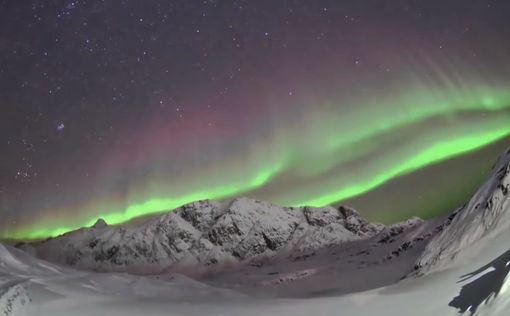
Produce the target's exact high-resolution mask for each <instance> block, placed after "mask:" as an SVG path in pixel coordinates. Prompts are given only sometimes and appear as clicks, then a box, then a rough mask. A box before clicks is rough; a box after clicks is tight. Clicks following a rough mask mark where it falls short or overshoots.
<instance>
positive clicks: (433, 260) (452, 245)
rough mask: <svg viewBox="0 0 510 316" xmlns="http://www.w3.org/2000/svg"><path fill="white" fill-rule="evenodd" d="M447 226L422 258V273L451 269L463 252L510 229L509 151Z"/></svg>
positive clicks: (420, 270) (418, 266) (430, 244)
mask: <svg viewBox="0 0 510 316" xmlns="http://www.w3.org/2000/svg"><path fill="white" fill-rule="evenodd" d="M444 226H445V227H444V229H443V230H442V231H441V232H440V233H439V234H437V235H436V236H435V237H434V238H433V239H431V241H430V242H429V244H428V245H427V247H426V249H425V251H424V252H423V253H422V255H421V256H420V258H419V260H418V262H417V268H418V269H419V272H420V273H426V272H430V271H433V270H439V269H442V268H445V267H448V266H449V265H450V264H454V263H455V262H456V261H457V260H455V259H456V258H457V256H459V255H460V254H461V253H463V252H464V251H473V246H475V245H476V244H479V243H484V242H487V241H488V239H490V237H493V236H496V235H498V234H499V233H500V232H502V231H506V230H509V229H510V149H508V150H507V151H506V152H505V153H504V154H503V155H502V156H501V157H500V158H499V159H498V161H497V162H496V164H495V166H494V168H493V172H492V174H491V175H490V177H489V179H488V180H487V181H486V182H485V183H484V184H483V185H482V186H481V187H480V188H479V189H478V190H477V191H476V193H475V194H474V195H473V196H472V198H471V199H470V200H469V201H468V202H467V203H466V204H465V205H463V206H461V207H460V208H459V209H457V210H456V211H455V212H453V213H452V215H451V216H450V218H449V219H448V223H447V225H444Z"/></svg>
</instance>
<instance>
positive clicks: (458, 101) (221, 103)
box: [0, 0, 510, 238]
mask: <svg viewBox="0 0 510 316" xmlns="http://www.w3.org/2000/svg"><path fill="white" fill-rule="evenodd" d="M509 38H510V2H508V1H506V0H441V1H439V0H427V1H418V0H393V1H386V0H364V1H347V0H313V1H312V0H308V1H305V0H278V1H275V0H257V1H254V0H253V1H249V0H232V1H222V0H205V1H195V0H180V1H172V0H168V1H158V0H144V1H135V0H108V1H105V0H74V1H72V0H46V1H42V0H41V1H33V0H32V1H12V0H0V53H1V54H0V87H1V89H0V110H1V111H0V131H1V133H0V153H1V155H2V158H1V160H0V215H1V218H2V220H1V221H0V237H2V238H44V237H48V236H54V235H56V234H59V233H63V232H65V231H68V230H71V229H75V228H77V227H80V226H83V225H90V224H92V223H93V222H94V221H95V220H96V219H97V218H98V217H103V218H105V219H106V221H107V222H109V223H113V224H120V223H123V222H126V221H128V220H131V219H133V218H136V217H138V216H143V215H149V214H156V213H158V212H162V211H165V210H169V209H173V208H175V207H177V206H180V205H182V204H185V203H188V202H191V201H194V200H198V199H219V200H221V199H226V198H231V197H236V196H249V197H253V198H258V199H263V200H269V201H273V202H275V203H277V204H281V205H286V206H298V205H313V206H323V205H335V204H339V203H340V204H347V205H352V206H354V207H356V208H357V209H359V211H360V212H361V213H362V214H364V215H366V216H368V217H369V218H370V219H373V220H378V221H382V222H392V221H396V220H400V219H403V218H405V217H408V216H413V215H417V216H421V217H425V218H427V217H431V216H436V215H438V214H441V213H445V212H448V211H450V210H451V209H452V208H453V207H455V206H457V205H459V204H460V203H462V202H463V201H464V200H465V199H466V198H467V197H468V196H469V194H470V193H472V191H473V190H474V189H475V188H476V187H477V186H478V185H479V184H480V183H481V182H482V181H483V179H484V178H485V176H486V175H487V173H488V172H489V170H490V167H491V165H492V163H493V162H494V161H495V159H496V158H497V156H498V155H499V154H500V153H501V152H502V151H503V150H504V149H505V148H506V147H507V146H510V58H509V57H510V41H509V40H508V39H509Z"/></svg>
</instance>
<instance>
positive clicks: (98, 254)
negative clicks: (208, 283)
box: [21, 198, 385, 271]
mask: <svg viewBox="0 0 510 316" xmlns="http://www.w3.org/2000/svg"><path fill="white" fill-rule="evenodd" d="M383 229H385V226H384V225H382V224H372V223H369V222H367V221H366V220H365V219H363V218H362V217H361V216H360V215H359V214H358V213H357V212H356V211H355V210H353V209H350V208H347V207H340V208H334V207H323V208H315V207H299V208H297V207H279V206H276V205H274V204H271V203H268V202H262V201H257V200H253V199H247V198H239V199H234V200H231V201H228V202H225V203H220V202H214V201H209V200H203V201H198V202H194V203H191V204H188V205H185V206H182V207H180V208H178V209H176V210H175V211H173V212H169V213H166V214H164V215H161V216H159V217H158V218H156V219H154V220H152V221H150V222H148V223H146V224H144V225H142V226H139V227H136V228H123V227H115V226H108V225H107V224H106V223H105V222H104V221H102V220H98V222H97V223H96V224H95V225H94V226H93V227H91V228H82V229H80V230H77V231H74V232H70V233H67V234H64V235H62V236H59V237H56V238H53V239H49V240H46V241H43V242H38V243H34V244H28V245H27V244H25V245H23V246H21V248H24V249H25V250H28V251H29V252H32V253H34V254H35V255H36V256H38V257H39V258H42V259H45V260H48V261H53V262H56V263H60V264H66V265H71V266H76V267H78V268H83V269H92V270H98V271H122V270H131V269H138V270H139V271H143V269H144V268H149V267H150V268H151V271H154V267H160V268H167V267H169V266H172V265H177V264H179V263H185V264H186V265H187V266H190V264H191V263H196V264H198V265H206V266H207V265H209V266H210V265H216V264H221V263H224V262H232V261H234V262H243V261H248V260H251V259H256V258H261V257H268V256H273V255H275V254H278V253H284V252H289V253H300V252H306V251H313V250H317V249H320V248H324V247H327V246H330V245H337V244H341V243H344V242H348V241H354V240H361V239H367V238H370V237H372V236H374V235H376V234H378V233H379V232H381V231H382V230H383Z"/></svg>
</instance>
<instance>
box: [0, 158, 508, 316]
mask: <svg viewBox="0 0 510 316" xmlns="http://www.w3.org/2000/svg"><path fill="white" fill-rule="evenodd" d="M509 186H510V152H507V153H505V155H503V156H502V157H501V158H500V160H499V161H498V163H497V164H496V165H495V167H494V173H493V174H492V175H491V177H490V178H489V179H488V180H487V182H486V183H485V184H484V185H483V186H482V187H481V188H480V189H479V190H478V191H477V192H476V193H475V194H474V195H473V197H472V199H471V200H470V201H469V202H467V203H466V204H465V205H463V206H462V207H460V208H459V209H457V210H456V211H455V212H454V213H452V215H450V216H448V217H447V218H444V219H436V220H432V221H427V222H421V221H418V220H412V221H408V222H404V223H401V224H398V225H395V226H390V227H382V226H370V224H368V223H364V222H362V225H361V227H367V228H369V229H368V230H364V231H363V234H360V233H357V230H354V229H352V225H347V224H346V223H351V222H352V221H353V219H352V218H351V219H348V216H344V217H341V216H340V217H338V218H337V220H338V222H337V223H336V224H335V225H337V226H336V227H337V228H340V231H342V234H343V235H342V236H341V237H342V238H340V241H339V242H337V243H334V244H332V243H330V241H331V240H337V239H335V238H336V237H335V236H333V235H334V234H333V235H331V234H330V233H331V230H330V229H325V228H324V227H326V226H327V223H323V222H322V221H321V220H320V218H319V220H312V221H310V218H308V217H307V220H306V221H302V220H301V217H299V216H297V215H296V216H297V217H296V218H295V219H293V218H291V220H293V221H295V222H296V223H297V224H296V225H297V226H305V229H304V230H303V232H302V233H301V234H302V235H299V241H300V242H298V240H297V239H296V240H294V239H293V238H290V237H289V238H288V239H286V240H290V241H292V245H294V243H296V244H300V245H302V244H303V241H306V243H309V244H313V245H320V246H321V247H316V246H314V247H313V249H312V250H313V251H308V250H309V249H307V251H305V252H303V251H300V253H302V254H303V255H302V256H298V255H297V253H292V252H288V251H283V250H282V251H280V252H277V251H276V252H275V251H274V249H269V250H268V249H266V248H264V247H265V246H268V247H269V246H272V245H274V244H273V243H272V240H273V239H275V238H276V239H278V238H277V237H278V236H277V235H269V231H266V230H264V229H266V228H267V225H264V226H261V227H259V228H257V227H258V226H256V225H255V226H254V224H253V223H251V224H250V225H251V226H250V227H251V229H250V233H249V234H248V236H253V238H251V237H250V238H251V239H250V240H249V242H250V243H253V242H255V245H259V244H258V243H257V240H259V239H257V238H258V237H257V238H255V236H258V235H257V234H252V232H253V230H254V229H255V230H257V229H261V230H260V232H261V236H262V237H263V238H262V239H260V241H261V243H260V247H262V248H256V249H259V250H257V251H256V252H243V256H244V257H243V258H242V259H243V260H245V261H243V260H241V261H239V262H235V263H232V264H231V265H223V266H222V269H221V270H218V271H215V272H214V273H204V271H205V270H203V268H202V269H199V266H200V265H199V264H197V262H196V261H197V260H198V261H199V263H200V262H201V261H200V260H202V259H203V258H205V257H204V254H205V252H203V250H202V249H203V248H196V249H195V250H194V251H195V252H194V258H195V259H197V258H198V259H197V260H195V261H194V262H193V264H192V265H191V266H193V267H196V269H197V271H200V273H199V272H197V271H195V272H197V273H195V274H193V271H186V273H185V271H180V270H179V269H174V270H172V269H168V270H161V271H159V272H158V274H157V275H147V274H145V275H134V274H128V273H123V272H119V271H120V269H119V266H117V265H114V264H115V263H116V262H117V261H116V260H113V259H112V258H111V257H108V258H104V260H103V257H101V256H99V257H97V256H96V255H97V253H94V251H95V250H94V251H92V250H90V253H88V254H85V255H82V256H80V257H79V258H78V259H79V260H74V261H73V262H71V263H77V264H76V265H74V266H73V264H70V265H69V264H68V265H65V266H64V264H62V262H60V261H62V260H63V259H62V258H64V259H65V258H66V257H61V256H62V254H64V255H68V254H69V253H68V252H65V251H64V250H62V251H63V252H62V253H58V252H56V251H57V250H58V249H64V248H66V247H68V246H70V245H71V246H76V245H79V243H81V242H83V240H84V238H85V237H86V238H89V237H91V236H92V237H95V238H96V237H98V236H99V235H100V234H101V235H102V236H103V235H104V236H106V235H108V234H111V233H112V232H115V233H116V234H118V231H117V230H111V231H108V232H106V228H105V227H104V225H101V228H100V230H101V232H100V234H99V233H97V230H94V228H92V229H86V230H82V231H81V232H78V233H76V234H74V235H73V234H71V238H70V237H69V236H67V237H65V238H60V239H59V238H57V239H54V240H51V241H49V242H47V243H43V244H36V245H31V246H23V247H22V248H23V249H25V250H27V251H28V252H25V251H23V250H20V249H17V248H13V247H9V246H4V245H0V315H51V316H58V315H77V316H81V315H186V316H189V315H224V316H226V315H232V316H238V315H254V316H255V315H256V316H260V315H289V316H300V315H303V316H305V315H306V316H309V315H317V316H319V315H445V316H448V315H459V312H464V314H466V315H470V314H473V313H474V314H475V315H506V314H507V313H508V311H509V310H510V280H508V273H509V271H510V204H509V203H510V198H509V197H510V194H509ZM323 211H324V210H323ZM330 211H331V212H333V210H331V209H327V210H325V211H324V212H323V213H322V215H321V216H329V215H331V213H330ZM279 212H280V211H279ZM234 213H235V212H234ZM235 214H237V215H239V214H251V213H250V212H248V211H245V210H243V211H242V212H241V213H239V212H238V213H235ZM268 214H271V213H268ZM279 214H280V219H282V218H285V216H287V215H286V213H281V212H280V213H279ZM299 214H301V213H299ZM328 214H329V215H328ZM237 215H236V216H237ZM305 215H306V214H305ZM344 215H345V214H344ZM355 216H356V217H355V219H356V223H358V220H361V219H358V218H357V215H355ZM230 219H231V217H230ZM230 219H229V220H230ZM179 221H180V219H179ZM172 223H175V221H172ZM229 223H230V222H229ZM100 224H101V223H100ZM216 224H217V223H216V222H215V224H214V225H216ZM211 225H213V224H211ZM214 225H213V226H214ZM278 225H281V223H279V224H278ZM367 225H368V226H367ZM213 226H211V227H213ZM312 226H313V227H312ZM340 226H341V227H340ZM147 227H152V226H150V225H149V226H145V228H147ZM214 227H216V226H214ZM253 227H255V228H253ZM342 227H344V228H351V230H349V231H346V230H344V229H343V228H342ZM96 229H97V228H96ZM356 229H359V227H357V228H356ZM186 230H187V231H189V232H191V233H193V234H195V235H192V236H195V237H193V238H195V239H193V243H191V242H190V245H191V244H195V243H196V242H197V240H200V238H202V237H200V236H203V234H202V233H200V234H198V233H195V228H192V227H188V228H186ZM239 230H240V231H242V227H241V226H240V229H239ZM145 232H147V230H145ZM306 232H309V233H306ZM324 232H329V233H328V234H324ZM197 234H198V235H197ZM73 236H77V237H73ZM104 236H103V237H104ZM128 236H132V234H128ZM214 236H215V237H214V238H223V237H227V236H228V235H225V236H223V237H222V236H221V235H214ZM292 236H294V235H292ZM345 236H348V237H349V238H344V237H345ZM245 237H246V236H244V235H243V236H242V240H243V241H245V240H246V238H245ZM312 237H313V238H312ZM150 238H151V239H150V240H151V242H153V243H154V240H155V239H154V238H153V237H152V235H151V237H150ZM204 238H205V237H204ZM272 238H273V239H272ZM296 238H297V237H296ZM96 239H97V238H96ZM268 240H269V241H268ZM107 241H108V240H107V238H104V239H103V240H102V242H105V243H106V242H107ZM213 241H214V240H213ZM262 241H263V242H262ZM309 241H310V242H309ZM317 241H320V243H317ZM87 242H88V240H87ZM116 242H117V243H122V242H123V240H122V239H120V240H117V241H116ZM127 244H129V243H127ZM234 244H235V245H239V244H240V243H239V242H237V241H236V242H235V243H233V244H232V245H234ZM241 244H242V243H241ZM55 245H58V246H59V247H55ZM158 245H159V244H158ZM219 245H221V247H220V248H218V249H219V250H218V249H216V248H214V247H217V246H218V245H216V244H214V243H213V244H212V246H210V247H213V248H214V249H216V250H217V251H215V252H214V253H215V254H218V253H220V254H222V255H226V254H228V255H229V256H230V255H231V254H232V253H237V252H233V250H236V249H234V248H232V247H231V246H228V247H227V246H225V245H229V244H228V243H225V242H223V243H220V244H219ZM242 245H243V246H242V247H246V245H245V244H242ZM264 245H265V246H264ZM110 246H111V245H108V247H110ZM169 246H171V245H170V244H169ZM288 246H289V245H284V244H282V246H281V247H287V248H285V249H287V250H288V249H289V248H288ZM31 247H34V248H31ZM80 247H81V246H80ZM129 247H134V244H131V245H130V246H129ZM208 247H209V246H208ZM218 247H219V246H218ZM269 248H272V247H269ZM305 248H306V247H305ZM319 248H320V249H319ZM41 249H46V250H52V251H53V252H54V253H55V255H56V256H60V257H59V259H55V260H50V259H51V258H45V259H47V260H50V261H55V263H50V262H49V261H45V260H42V259H38V258H36V257H35V256H33V254H36V255H37V256H38V257H42V256H41V254H40V253H37V252H38V251H41ZM126 249H132V248H126ZM133 249H134V248H133ZM158 249H159V248H158ZM208 249H209V248H208ZM211 249H212V248H211ZM242 249H245V248H242ZM246 249H253V246H251V248H250V247H248V248H246ZM282 249H284V248H282ZM292 249H294V248H292ZM300 250H302V249H300ZM172 251H173V250H172ZM268 251H270V252H268ZM29 252H30V253H31V254H29ZM80 254H81V253H80ZM260 254H263V255H264V256H263V259H261V258H262V257H257V256H259V255H260ZM268 254H270V256H269V255H268ZM124 255H125V253H124ZM155 255H156V256H160V255H161V254H160V253H155V254H154V253H153V252H151V255H150V256H149V255H148V256H147V257H145V258H142V259H139V260H143V262H144V263H146V261H147V260H148V258H149V259H151V258H154V256H155ZM73 258H75V259H76V254H75V253H73ZM90 258H100V259H101V260H102V261H101V260H100V263H99V266H94V267H93V268H95V270H102V271H105V270H107V269H106V268H108V267H109V268H110V272H102V273H98V272H90V269H88V270H84V269H86V268H87V267H88V266H87V265H89V264H90V263H91V262H92V261H91V259H90ZM158 258H159V257H158ZM179 258H180V257H179ZM179 258H178V257H174V259H173V260H174V261H176V260H177V259H179ZM207 259H210V258H209V257H207ZM179 260H181V259H179ZM63 261H65V260H63ZM122 262H124V261H122ZM176 262H177V261H176ZM204 262H209V261H204ZM78 263H81V265H80V264H78ZM179 266H180V267H182V265H179ZM78 268H80V269H81V270H78ZM89 268H90V267H89ZM124 268H126V269H125V270H129V269H128V268H129V267H124ZM111 271H117V272H111ZM177 272H179V273H177ZM182 273H185V274H186V275H188V276H193V277H187V276H184V274H182ZM403 276H406V277H405V278H402V277H403Z"/></svg>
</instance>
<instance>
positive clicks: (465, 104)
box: [0, 86, 510, 240]
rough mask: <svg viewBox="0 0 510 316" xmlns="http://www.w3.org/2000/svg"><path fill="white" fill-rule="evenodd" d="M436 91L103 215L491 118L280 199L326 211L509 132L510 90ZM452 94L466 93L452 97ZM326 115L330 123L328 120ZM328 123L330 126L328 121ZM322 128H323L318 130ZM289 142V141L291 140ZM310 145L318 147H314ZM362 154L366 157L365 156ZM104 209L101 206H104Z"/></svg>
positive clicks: (39, 226) (217, 192)
mask: <svg viewBox="0 0 510 316" xmlns="http://www.w3.org/2000/svg"><path fill="white" fill-rule="evenodd" d="M434 91H435V93H434ZM437 91H439V90H434V89H432V91H431V90H429V91H421V93H414V94H409V95H408V96H406V97H402V98H399V99H396V100H393V102H390V101H388V100H385V101H384V102H382V103H381V102H377V100H373V101H366V100H365V102H368V104H369V106H367V107H363V108H361V109H357V110H353V111H352V113H342V116H341V117H340V118H339V116H334V115H331V116H328V115H325V116H321V117H319V120H318V121H314V122H311V123H310V127H309V128H307V129H304V131H303V130H301V131H300V134H298V135H297V136H296V137H295V138H296V139H293V144H291V145H290V146H287V147H285V148H284V149H281V150H278V151H277V154H275V155H273V156H275V157H270V158H268V160H267V162H266V165H265V166H263V167H261V168H258V170H251V173H249V174H246V175H243V176H242V177H240V178H239V179H237V180H235V181H231V182H230V183H229V184H228V185H223V184H217V185H211V186H209V188H208V189H203V190H195V191H191V192H189V193H187V194H176V195H177V196H165V197H158V196H155V197H153V198H148V199H142V200H140V201H142V202H140V203H131V204H129V205H127V207H126V208H123V209H119V210H110V211H109V212H104V213H103V214H101V217H102V218H103V219H105V221H106V222H108V223H109V224H121V223H124V222H127V221H129V220H131V219H134V218H136V217H140V216H144V215H148V214H155V213H160V212H164V211H168V210H172V209H175V208H177V207H179V206H181V205H183V204H186V203H190V202H193V201H196V200H202V199H224V198H230V197H234V196H239V195H241V194H246V193H249V192H251V191H254V190H257V189H263V188H264V187H265V186H270V185H271V183H272V182H273V181H276V182H277V181H278V179H279V178H281V177H282V175H283V174H284V173H285V172H286V171H292V172H293V173H294V171H296V173H295V174H297V176H296V175H294V177H298V178H299V177H300V176H301V177H302V178H301V180H303V182H305V183H306V177H309V176H311V177H312V178H313V177H316V178H317V177H319V176H323V175H324V174H325V173H327V172H329V171H331V170H332V169H334V168H336V167H338V166H339V165H342V164H343V163H345V162H349V161H353V160H355V159H356V158H357V156H356V152H359V153H361V154H360V155H361V156H364V157H366V156H367V155H368V154H369V153H370V152H377V151H376V150H377V149H378V148H380V147H381V146H383V145H378V144H374V142H373V139H374V138H375V137H376V136H378V135H381V134H391V133H393V134H395V135H397V134H399V133H401V132H402V129H403V128H405V127H411V128H412V127H413V126H415V125H418V124H420V123H423V122H426V121H427V120H430V119H433V118H436V117H451V118H452V119H454V118H455V116H456V115H461V114H463V113H465V112H472V113H475V114H477V113H478V115H479V114H480V113H488V114H489V115H488V116H487V117H485V115H483V117H482V116H480V115H479V116H480V117H482V118H480V117H477V119H476V122H474V123H473V122H470V123H469V124H467V123H464V124H463V123H459V122H455V124H453V125H452V126H451V127H445V129H444V130H439V131H438V132H436V133H434V132H431V133H430V134H427V135H421V136H418V137H417V138H415V139H414V141H413V139H411V143H410V144H412V145H408V146H407V148H406V149H405V150H403V151H401V150H396V151H395V152H393V153H390V154H386V155H382V157H381V158H380V159H378V160H377V159H376V162H373V163H371V164H368V166H367V168H366V170H365V171H361V172H360V174H359V175H357V174H354V175H352V176H351V177H349V176H346V177H342V176H340V177H335V179H329V180H328V179H326V180H325V182H324V183H325V184H321V185H317V186H315V188H314V189H310V190H309V188H308V187H307V186H306V185H304V186H303V187H302V188H297V189H295V190H294V191H292V190H291V192H290V193H289V192H287V193H285V194H283V195H281V196H276V197H275V198H274V199H273V200H274V201H275V202H277V203H279V204H282V205H287V206H302V205H310V206H325V205H329V204H332V203H336V202H339V201H342V200H345V199H347V198H351V197H354V196H358V195H360V194H363V193H365V192H368V191H370V190H372V189H374V188H376V187H378V186H381V185H382V184H384V183H386V182H388V181H389V180H391V179H394V178H395V177H399V176H402V175H405V174H409V173H412V172H413V171H416V170H418V169H420V168H424V167H426V166H429V165H431V164H436V163H439V162H441V161H444V160H446V159H450V158H453V157H456V156H459V155H462V154H466V153H468V152H472V151H476V150H478V149H480V148H482V147H483V146H486V145H489V144H491V143H493V142H496V141H498V140H500V139H502V138H505V137H507V136H509V135H510V113H509V110H510V93H509V92H507V91H508V90H507V89H504V88H493V89H489V88H479V89H473V88H470V87H469V86H465V87H460V88H459V87H458V86H457V87H455V88H451V89H447V91H446V92H444V93H443V92H439V93H438V92H437ZM451 91H460V92H458V93H447V92H451ZM427 92H428V94H427ZM358 101H359V100H358ZM381 104H382V105H381ZM325 117H328V119H329V120H330V121H329V122H328V119H325ZM367 117H369V118H377V119H374V122H366V118H367ZM321 120H325V121H326V122H323V124H322V123H321ZM339 122H341V124H339ZM317 126H322V127H321V128H314V127H317ZM324 126H325V127H324ZM332 126H341V128H334V127H332ZM300 136H303V137H300ZM284 138H285V140H288V137H284ZM277 145H279V144H277ZM307 145H310V147H312V149H311V150H310V149H309V148H308V146H307ZM357 145H359V147H360V149H359V150H353V149H352V148H353V146H357ZM273 146H274V144H273ZM404 147H405V146H404ZM363 149H365V150H366V152H363ZM374 150H375V151H374ZM342 152H345V156H344V157H342V156H339V155H338V153H342ZM353 152H354V153H353ZM269 156H271V155H269ZM315 158H317V161H320V163H319V164H318V166H316V167H314V166H313V163H311V162H313V161H314V159H315ZM372 159H374V158H372ZM224 168H227V166H226V167H224ZM340 175H342V173H340ZM309 185H310V186H312V184H309ZM195 189H196V188H195ZM97 206H98V207H97V208H98V209H102V208H101V207H100V206H99V205H97ZM79 213H80V214H83V213H86V212H83V213H82V212H79ZM89 216H90V213H89ZM96 218H97V216H90V217H88V218H81V219H80V218H77V219H75V220H74V222H73V221H72V220H68V224H65V225H63V224H62V223H58V222H57V221H49V220H46V221H39V222H36V223H33V224H31V225H25V226H24V227H23V228H22V229H15V230H11V231H9V230H3V231H2V232H1V233H0V237H2V238H10V239H24V240H30V239H41V238H46V237H52V236H57V235H60V234H63V233H66V232H69V231H72V230H74V229H77V228H79V227H83V226H91V225H92V224H93V223H94V222H95V221H96Z"/></svg>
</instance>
